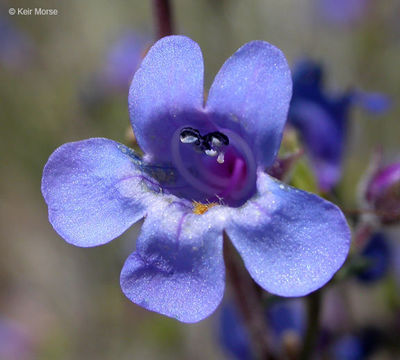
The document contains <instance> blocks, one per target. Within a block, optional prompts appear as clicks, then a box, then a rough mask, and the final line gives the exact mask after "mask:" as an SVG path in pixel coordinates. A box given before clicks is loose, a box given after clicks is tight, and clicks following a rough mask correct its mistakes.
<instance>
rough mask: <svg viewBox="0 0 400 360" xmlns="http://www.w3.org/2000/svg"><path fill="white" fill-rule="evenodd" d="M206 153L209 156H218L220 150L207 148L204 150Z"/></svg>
mask: <svg viewBox="0 0 400 360" xmlns="http://www.w3.org/2000/svg"><path fill="white" fill-rule="evenodd" d="M204 153H205V154H206V155H208V156H217V155H218V151H217V150H214V149H207V150H204Z"/></svg>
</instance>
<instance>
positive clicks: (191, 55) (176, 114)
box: [129, 36, 204, 162]
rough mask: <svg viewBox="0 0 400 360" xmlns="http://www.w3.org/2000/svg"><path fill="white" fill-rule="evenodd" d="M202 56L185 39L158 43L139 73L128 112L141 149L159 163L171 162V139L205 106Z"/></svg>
mask: <svg viewBox="0 0 400 360" xmlns="http://www.w3.org/2000/svg"><path fill="white" fill-rule="evenodd" d="M203 72H204V68H203V57H202V54H201V50H200V48H199V46H198V45H197V44H196V43H195V42H194V41H192V40H190V39H189V38H187V37H185V36H168V37H165V38H162V39H161V40H159V41H157V42H156V43H155V44H154V45H153V47H152V48H151V49H150V50H149V52H148V54H147V55H146V57H145V58H144V60H143V62H142V64H141V66H140V67H139V69H138V70H137V71H136V73H135V76H134V78H133V80H132V84H131V87H130V91H129V112H130V117H131V123H132V126H133V130H134V132H135V136H136V139H137V141H138V143H139V145H140V147H141V148H142V150H143V151H144V152H145V153H146V154H148V155H149V156H153V158H154V159H155V160H156V161H157V162H160V161H165V160H170V159H171V156H170V147H171V139H172V137H173V134H174V132H175V131H176V130H177V128H178V127H182V126H187V125H188V124H190V123H192V122H193V117H196V116H198V115H196V114H192V113H193V112H196V111H200V110H201V109H202V107H203V92H204V89H203Z"/></svg>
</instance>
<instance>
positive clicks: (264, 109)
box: [207, 41, 292, 166]
mask: <svg viewBox="0 0 400 360" xmlns="http://www.w3.org/2000/svg"><path fill="white" fill-rule="evenodd" d="M291 96H292V79H291V75H290V69H289V66H288V64H287V62H286V59H285V57H284V55H283V53H282V52H281V51H280V50H279V49H278V48H276V47H275V46H273V45H271V44H269V43H267V42H265V41H252V42H250V43H247V44H245V45H244V46H242V47H241V48H240V49H239V50H238V51H237V52H236V53H235V54H234V55H232V56H231V57H230V58H229V59H228V60H227V61H226V62H225V64H224V65H223V66H222V68H221V70H220V71H219V73H218V74H217V76H216V78H215V80H214V83H213V85H212V86H211V89H210V93H209V96H208V101H207V109H208V111H210V112H212V113H215V114H216V115H217V116H215V117H216V118H217V120H216V122H217V124H218V125H219V126H220V127H222V128H230V129H232V130H235V131H237V132H241V134H242V136H243V137H244V138H245V139H246V140H247V141H248V143H249V144H252V145H253V149H254V151H255V155H256V157H257V160H258V162H259V163H260V164H263V165H264V166H269V165H272V162H273V160H274V159H275V157H276V154H277V152H278V150H279V145H280V142H281V138H282V132H283V127H284V125H285V122H286V117H287V112H288V108H289V102H290V98H291Z"/></svg>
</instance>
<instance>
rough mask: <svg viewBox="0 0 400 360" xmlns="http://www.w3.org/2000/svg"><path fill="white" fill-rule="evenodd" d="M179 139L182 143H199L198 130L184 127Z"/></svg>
mask: <svg viewBox="0 0 400 360" xmlns="http://www.w3.org/2000/svg"><path fill="white" fill-rule="evenodd" d="M179 137H180V140H181V142H182V143H184V144H194V143H195V144H196V145H199V144H200V139H201V135H200V132H199V131H198V130H196V129H193V128H184V129H183V130H182V131H181V133H180V136H179Z"/></svg>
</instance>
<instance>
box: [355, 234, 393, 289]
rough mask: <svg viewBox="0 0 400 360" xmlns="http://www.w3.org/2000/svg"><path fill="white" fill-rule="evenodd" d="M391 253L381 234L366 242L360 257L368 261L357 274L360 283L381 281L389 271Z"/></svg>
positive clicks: (384, 237)
mask: <svg viewBox="0 0 400 360" xmlns="http://www.w3.org/2000/svg"><path fill="white" fill-rule="evenodd" d="M390 255H391V251H390V247H389V244H388V240H387V239H386V236H385V235H384V234H383V233H375V234H373V235H372V236H371V238H370V239H369V240H368V244H367V245H366V246H365V248H364V249H363V251H362V253H361V256H362V257H363V258H364V259H365V260H367V261H368V265H367V267H366V268H365V269H364V270H363V271H361V272H360V273H358V274H357V278H358V279H359V280H360V281H362V282H366V283H369V282H374V281H377V280H380V279H382V278H383V277H384V276H385V275H386V273H387V272H388V270H389V265H390V257H391V256H390Z"/></svg>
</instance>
